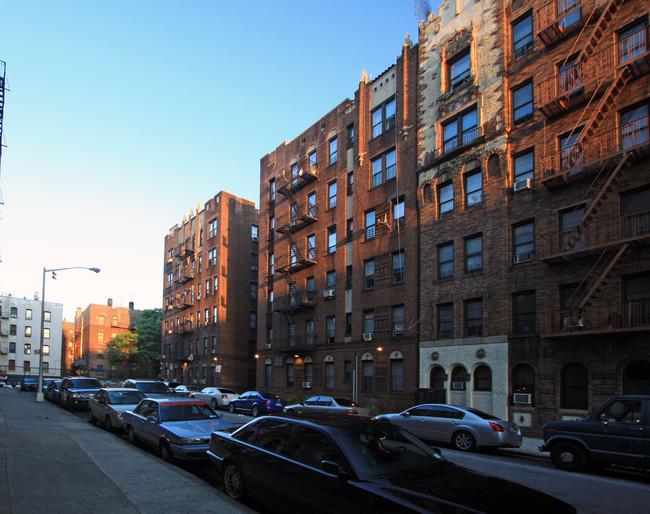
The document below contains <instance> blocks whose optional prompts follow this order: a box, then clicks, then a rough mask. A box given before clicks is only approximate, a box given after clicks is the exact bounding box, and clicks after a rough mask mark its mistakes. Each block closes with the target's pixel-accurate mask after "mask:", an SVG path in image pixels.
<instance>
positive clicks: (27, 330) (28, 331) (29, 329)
mask: <svg viewBox="0 0 650 514" xmlns="http://www.w3.org/2000/svg"><path fill="white" fill-rule="evenodd" d="M25 337H32V327H25Z"/></svg>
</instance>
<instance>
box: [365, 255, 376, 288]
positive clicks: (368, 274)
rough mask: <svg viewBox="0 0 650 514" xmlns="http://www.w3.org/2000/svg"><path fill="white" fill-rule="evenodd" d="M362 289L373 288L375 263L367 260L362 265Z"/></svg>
mask: <svg viewBox="0 0 650 514" xmlns="http://www.w3.org/2000/svg"><path fill="white" fill-rule="evenodd" d="M363 288H364V289H374V288H375V261H374V259H373V260H369V261H366V262H364V263H363Z"/></svg>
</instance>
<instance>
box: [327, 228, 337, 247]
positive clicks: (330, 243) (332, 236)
mask: <svg viewBox="0 0 650 514" xmlns="http://www.w3.org/2000/svg"><path fill="white" fill-rule="evenodd" d="M334 252H336V225H333V226H331V227H329V228H328V229H327V253H334Z"/></svg>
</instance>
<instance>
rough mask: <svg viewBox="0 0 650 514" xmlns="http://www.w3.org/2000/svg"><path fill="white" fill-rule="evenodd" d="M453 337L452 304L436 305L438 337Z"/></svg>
mask: <svg viewBox="0 0 650 514" xmlns="http://www.w3.org/2000/svg"><path fill="white" fill-rule="evenodd" d="M453 337H454V306H453V304H451V303H446V304H443V305H439V306H438V339H452V338H453Z"/></svg>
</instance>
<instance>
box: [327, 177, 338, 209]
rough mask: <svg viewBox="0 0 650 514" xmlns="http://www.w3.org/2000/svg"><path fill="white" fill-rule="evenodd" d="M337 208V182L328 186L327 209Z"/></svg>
mask: <svg viewBox="0 0 650 514" xmlns="http://www.w3.org/2000/svg"><path fill="white" fill-rule="evenodd" d="M334 207H336V180H335V181H334V182H330V183H329V184H328V185H327V208H328V209H333V208H334Z"/></svg>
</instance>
